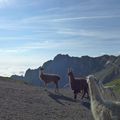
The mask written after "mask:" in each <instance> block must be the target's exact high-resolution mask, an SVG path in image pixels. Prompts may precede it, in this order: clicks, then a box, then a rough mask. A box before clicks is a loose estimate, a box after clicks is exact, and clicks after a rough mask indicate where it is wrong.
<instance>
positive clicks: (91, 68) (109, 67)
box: [24, 54, 120, 87]
mask: <svg viewBox="0 0 120 120" xmlns="http://www.w3.org/2000/svg"><path fill="white" fill-rule="evenodd" d="M42 67H43V68H44V70H45V72H47V73H54V74H59V75H60V77H61V80H60V83H59V85H60V87H63V86H64V85H66V84H67V83H68V76H67V70H68V68H69V67H71V68H72V69H73V72H74V74H75V76H87V75H89V74H95V75H96V76H97V78H98V79H100V80H103V82H104V83H106V82H109V81H111V80H113V79H114V78H117V77H120V56H118V57H117V56H112V55H103V56H100V57H89V56H82V57H70V56H69V55H61V54H58V55H57V56H56V57H55V58H54V59H53V60H50V61H47V62H45V63H44V64H43V66H42ZM24 80H26V81H27V82H28V83H30V84H32V85H41V84H42V83H41V81H40V80H39V68H37V69H35V70H31V69H28V70H27V71H26V73H25V76H24Z"/></svg>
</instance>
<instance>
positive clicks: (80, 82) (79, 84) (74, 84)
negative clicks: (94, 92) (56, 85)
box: [68, 69, 89, 100]
mask: <svg viewBox="0 0 120 120" xmlns="http://www.w3.org/2000/svg"><path fill="white" fill-rule="evenodd" d="M68 77H69V82H70V85H71V89H72V90H73V91H74V99H75V100H76V99H77V94H78V93H80V92H82V97H81V99H83V97H84V96H85V94H87V97H88V98H89V93H88V84H87V81H86V79H85V78H75V77H74V75H73V72H72V70H71V69H68Z"/></svg>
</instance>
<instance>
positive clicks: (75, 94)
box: [74, 90, 77, 101]
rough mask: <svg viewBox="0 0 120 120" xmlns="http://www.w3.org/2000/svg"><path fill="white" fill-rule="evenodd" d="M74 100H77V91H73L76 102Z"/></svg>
mask: <svg viewBox="0 0 120 120" xmlns="http://www.w3.org/2000/svg"><path fill="white" fill-rule="evenodd" d="M76 99H77V91H76V90H74V100H75V101H76Z"/></svg>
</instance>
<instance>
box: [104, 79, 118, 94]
mask: <svg viewBox="0 0 120 120" xmlns="http://www.w3.org/2000/svg"><path fill="white" fill-rule="evenodd" d="M106 85H108V86H112V85H114V86H115V87H114V90H115V91H116V92H118V93H120V78H119V79H116V80H113V81H111V82H110V83H107V84H106Z"/></svg>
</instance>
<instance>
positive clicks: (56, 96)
mask: <svg viewBox="0 0 120 120" xmlns="http://www.w3.org/2000/svg"><path fill="white" fill-rule="evenodd" d="M46 92H47V93H48V96H49V97H51V98H52V99H53V100H55V101H56V102H57V103H59V104H61V105H65V104H64V103H63V102H61V100H65V101H69V102H75V101H74V100H73V99H72V98H70V97H67V96H64V95H63V94H60V93H58V94H55V93H52V92H51V91H46Z"/></svg>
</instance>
